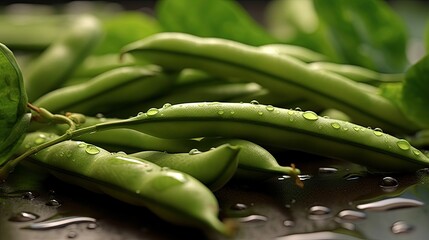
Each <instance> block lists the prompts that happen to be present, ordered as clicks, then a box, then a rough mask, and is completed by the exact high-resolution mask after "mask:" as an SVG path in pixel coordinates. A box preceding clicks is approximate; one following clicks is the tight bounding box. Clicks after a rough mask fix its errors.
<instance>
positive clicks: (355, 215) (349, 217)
mask: <svg viewBox="0 0 429 240" xmlns="http://www.w3.org/2000/svg"><path fill="white" fill-rule="evenodd" d="M337 216H338V218H340V219H341V220H342V221H355V220H362V219H365V218H366V214H365V213H364V212H359V211H354V210H343V211H341V212H339V213H338V215H337Z"/></svg>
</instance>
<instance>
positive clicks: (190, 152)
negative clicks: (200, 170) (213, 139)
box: [189, 148, 201, 155]
mask: <svg viewBox="0 0 429 240" xmlns="http://www.w3.org/2000/svg"><path fill="white" fill-rule="evenodd" d="M200 153H201V151H200V150H198V149H196V148H193V149H191V150H190V151H189V155H197V154H200Z"/></svg>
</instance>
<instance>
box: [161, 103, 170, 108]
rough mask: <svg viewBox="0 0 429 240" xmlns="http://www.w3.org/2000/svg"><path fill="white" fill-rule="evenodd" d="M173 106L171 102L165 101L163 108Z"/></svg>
mask: <svg viewBox="0 0 429 240" xmlns="http://www.w3.org/2000/svg"><path fill="white" fill-rule="evenodd" d="M169 107H171V103H164V105H162V108H169Z"/></svg>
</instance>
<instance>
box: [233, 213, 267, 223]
mask: <svg viewBox="0 0 429 240" xmlns="http://www.w3.org/2000/svg"><path fill="white" fill-rule="evenodd" d="M239 221H240V222H242V223H253V222H255V223H257V222H267V221H268V218H267V217H266V216H263V215H259V214H252V215H249V216H246V217H241V218H239Z"/></svg>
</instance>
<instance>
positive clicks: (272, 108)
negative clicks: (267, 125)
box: [265, 105, 274, 112]
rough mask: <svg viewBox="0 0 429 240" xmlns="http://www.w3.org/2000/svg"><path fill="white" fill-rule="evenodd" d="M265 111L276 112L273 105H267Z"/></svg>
mask: <svg viewBox="0 0 429 240" xmlns="http://www.w3.org/2000/svg"><path fill="white" fill-rule="evenodd" d="M265 109H267V111H269V112H272V111H274V107H273V106H272V105H267V106H266V107H265Z"/></svg>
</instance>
